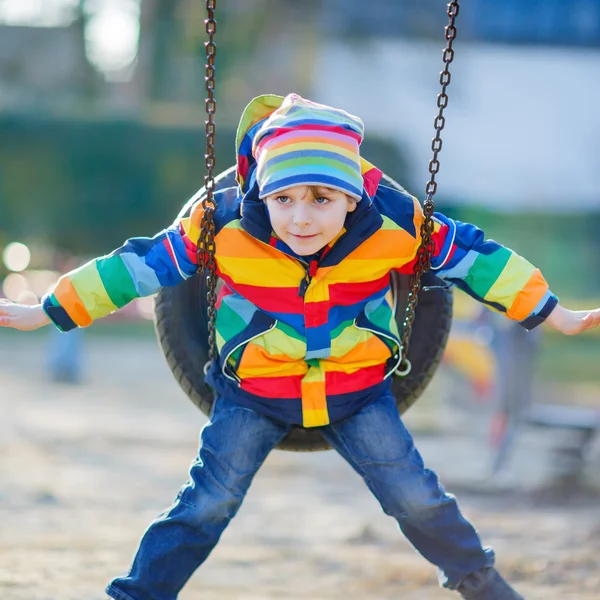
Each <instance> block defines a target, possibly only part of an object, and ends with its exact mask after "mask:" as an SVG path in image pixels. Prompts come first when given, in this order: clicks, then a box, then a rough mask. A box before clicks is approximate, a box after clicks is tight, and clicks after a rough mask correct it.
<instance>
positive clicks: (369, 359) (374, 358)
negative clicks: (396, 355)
mask: <svg viewBox="0 0 600 600" xmlns="http://www.w3.org/2000/svg"><path fill="white" fill-rule="evenodd" d="M360 333H362V334H366V336H362V335H361V336H360V337H359V339H358V340H357V339H356V338H354V341H355V344H354V346H353V347H352V348H350V349H349V350H348V351H346V352H345V353H344V354H338V353H337V350H339V349H340V347H338V348H336V352H335V353H334V349H333V345H334V344H333V342H332V344H331V346H332V348H331V356H330V357H329V359H327V362H328V363H329V362H331V363H334V364H337V363H338V362H341V363H343V364H346V365H352V368H355V367H358V368H361V369H362V368H364V367H372V366H373V365H379V364H381V363H382V362H385V361H386V360H387V359H388V358H390V356H391V352H390V349H389V348H388V347H387V346H386V345H385V344H384V343H383V342H382V341H381V340H380V339H379V338H378V337H377V336H376V335H373V334H372V333H370V332H368V331H361V332H360ZM361 338H362V339H361ZM365 338H366V339H365ZM356 342H358V343H356ZM326 370H328V371H337V370H339V369H326Z"/></svg>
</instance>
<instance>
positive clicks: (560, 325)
mask: <svg viewBox="0 0 600 600" xmlns="http://www.w3.org/2000/svg"><path fill="white" fill-rule="evenodd" d="M546 323H547V324H548V325H550V327H552V328H553V329H556V330H557V331H560V332H561V333H564V334H565V335H576V334H578V333H581V332H582V331H585V330H586V329H593V328H594V327H598V325H600V308H596V309H594V310H569V309H568V308H565V307H564V306H561V305H560V304H557V305H556V306H555V307H554V310H553V311H552V312H551V313H550V314H549V315H548V317H547V318H546Z"/></svg>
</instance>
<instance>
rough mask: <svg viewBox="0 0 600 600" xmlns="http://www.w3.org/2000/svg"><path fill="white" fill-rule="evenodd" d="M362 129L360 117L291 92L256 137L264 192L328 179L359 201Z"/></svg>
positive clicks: (258, 176) (326, 183)
mask: <svg viewBox="0 0 600 600" xmlns="http://www.w3.org/2000/svg"><path fill="white" fill-rule="evenodd" d="M363 134H364V125H363V122H362V121H361V120H360V119H359V118H358V117H355V116H353V115H350V114H348V113H347V112H345V111H343V110H340V109H337V108H332V107H330V106H325V105H323V104H317V103H316V102H311V101H309V100H305V99H304V98H301V97H300V96H298V95H297V94H290V95H288V96H287V97H286V98H285V99H284V101H283V103H282V104H281V106H280V107H279V108H278V109H277V110H275V111H274V112H273V113H272V114H271V115H270V116H269V118H268V119H267V120H266V121H265V122H264V124H263V125H262V127H261V128H260V129H259V130H258V132H257V133H256V137H255V138H254V145H253V148H252V154H253V155H254V158H255V159H256V162H257V170H256V180H257V183H258V187H259V190H260V197H261V198H264V197H265V196H269V195H271V194H274V193H276V192H279V191H281V190H284V189H285V188H288V187H291V186H295V185H323V186H327V187H331V188H334V189H338V190H340V191H342V192H344V193H346V194H348V195H349V196H351V197H352V198H354V199H355V200H357V201H359V200H360V199H361V198H362V193H363V176H362V173H361V164H360V153H359V146H360V143H361V142H362V139H363Z"/></svg>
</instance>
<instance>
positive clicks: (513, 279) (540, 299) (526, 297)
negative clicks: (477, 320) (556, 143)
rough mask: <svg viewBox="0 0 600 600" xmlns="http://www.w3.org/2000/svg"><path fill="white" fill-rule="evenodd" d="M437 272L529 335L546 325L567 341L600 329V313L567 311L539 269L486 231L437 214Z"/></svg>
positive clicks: (435, 243)
mask: <svg viewBox="0 0 600 600" xmlns="http://www.w3.org/2000/svg"><path fill="white" fill-rule="evenodd" d="M433 241H434V245H435V251H434V256H433V258H432V261H431V265H432V270H433V271H434V272H435V273H436V275H438V276H439V277H441V278H442V279H444V280H446V281H449V282H451V283H453V284H454V285H456V286H457V287H459V288H460V289H462V290H463V291H465V292H466V293H468V294H469V295H470V296H472V297H473V298H475V299H477V300H479V301H480V302H482V303H484V304H488V305H489V306H490V307H491V308H494V309H496V310H498V311H500V312H503V313H505V314H506V316H507V317H509V318H511V319H513V320H515V321H518V322H519V323H520V324H521V325H522V326H523V327H525V328H526V329H532V328H534V327H536V326H537V325H539V324H540V323H542V322H546V323H547V324H548V325H549V326H550V327H552V328H554V329H556V330H557V331H560V332H561V333H564V334H566V335H575V334H578V333H581V332H582V331H585V330H586V329H593V328H594V327H597V326H598V325H600V309H595V310H577V311H574V310H569V309H567V308H565V307H564V306H561V305H560V304H559V302H558V298H557V297H556V296H555V295H554V294H553V293H552V292H551V290H550V289H549V286H548V284H547V283H546V280H545V279H544V277H543V276H542V274H541V272H540V271H539V269H537V268H536V267H534V266H533V265H532V264H531V263H530V262H528V261H527V260H526V259H524V258H523V257H522V256H519V255H518V254H517V253H516V252H513V251H512V250H510V249H508V248H506V247H504V246H502V245H500V244H498V243H497V242H495V241H493V240H488V239H485V236H484V233H483V231H481V229H479V228H478V227H475V226H474V225H471V224H469V223H461V222H460V221H454V220H452V219H449V218H448V217H445V216H444V215H440V214H436V216H435V227H434V235H433Z"/></svg>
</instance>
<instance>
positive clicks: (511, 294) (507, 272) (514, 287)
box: [484, 253, 535, 318]
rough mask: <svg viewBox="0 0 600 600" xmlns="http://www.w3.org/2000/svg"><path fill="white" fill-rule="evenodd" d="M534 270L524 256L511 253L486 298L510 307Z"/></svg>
mask: <svg viewBox="0 0 600 600" xmlns="http://www.w3.org/2000/svg"><path fill="white" fill-rule="evenodd" d="M534 271H535V267H534V266H533V265H532V264H531V263H529V262H527V261H526V260H525V259H524V258H523V257H521V256H519V255H518V254H514V253H513V254H511V256H510V257H509V259H508V261H507V262H506V264H505V265H504V268H503V269H502V271H501V272H500V275H499V276H498V279H496V281H495V282H494V284H493V285H492V287H491V288H490V289H489V290H488V291H487V294H486V295H485V297H484V300H487V301H488V302H497V303H498V304H501V305H502V306H505V307H506V308H507V309H509V308H510V307H511V306H512V305H513V302H514V301H515V298H516V297H517V296H518V295H519V294H520V293H521V291H522V290H523V289H524V288H525V286H526V285H527V282H528V281H529V280H530V279H531V276H532V275H533V272H534ZM525 316H527V315H525ZM524 318H525V317H524Z"/></svg>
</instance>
